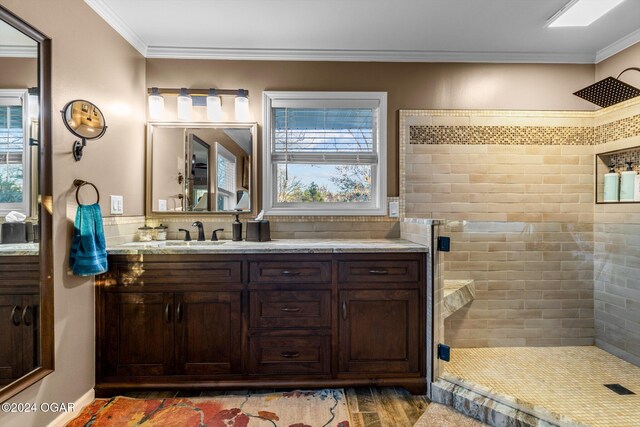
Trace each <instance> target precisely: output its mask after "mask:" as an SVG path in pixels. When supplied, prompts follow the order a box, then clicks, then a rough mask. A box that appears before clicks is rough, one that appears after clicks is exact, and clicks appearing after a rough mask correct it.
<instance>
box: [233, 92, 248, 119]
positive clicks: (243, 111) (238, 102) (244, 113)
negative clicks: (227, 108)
mask: <svg viewBox="0 0 640 427" xmlns="http://www.w3.org/2000/svg"><path fill="white" fill-rule="evenodd" d="M235 107H236V121H237V122H248V121H249V91H246V90H244V89H238V94H237V95H236V99H235Z"/></svg>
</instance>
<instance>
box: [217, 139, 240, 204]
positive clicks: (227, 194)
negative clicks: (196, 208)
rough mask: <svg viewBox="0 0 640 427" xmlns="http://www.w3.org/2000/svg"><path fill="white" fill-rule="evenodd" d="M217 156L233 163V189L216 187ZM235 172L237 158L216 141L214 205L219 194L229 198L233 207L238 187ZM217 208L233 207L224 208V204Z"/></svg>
mask: <svg viewBox="0 0 640 427" xmlns="http://www.w3.org/2000/svg"><path fill="white" fill-rule="evenodd" d="M218 156H220V157H224V158H225V159H226V160H227V161H228V162H230V163H233V177H232V178H233V186H234V190H233V191H228V190H225V189H223V188H220V187H218ZM237 173H238V158H237V157H236V156H235V155H234V154H233V153H232V152H231V151H229V150H227V149H226V148H224V146H223V145H222V144H220V143H219V142H216V206H217V204H218V196H219V195H222V196H223V197H226V198H229V200H230V202H231V203H230V205H233V206H234V207H235V205H236V204H237V201H236V191H237V189H238V183H237V182H236V176H237ZM217 209H218V210H231V209H233V208H232V207H231V206H228V207H226V208H225V207H224V206H217Z"/></svg>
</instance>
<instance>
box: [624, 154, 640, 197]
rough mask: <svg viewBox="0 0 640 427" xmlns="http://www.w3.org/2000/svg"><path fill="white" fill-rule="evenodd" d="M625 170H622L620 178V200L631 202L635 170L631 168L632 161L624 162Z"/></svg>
mask: <svg viewBox="0 0 640 427" xmlns="http://www.w3.org/2000/svg"><path fill="white" fill-rule="evenodd" d="M625 163H626V164H627V170H626V171H624V172H622V174H621V178H620V201H621V202H633V193H634V191H633V186H634V184H635V183H636V176H637V175H638V174H637V173H636V171H634V170H633V162H625Z"/></svg>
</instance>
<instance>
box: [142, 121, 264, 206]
mask: <svg viewBox="0 0 640 427" xmlns="http://www.w3.org/2000/svg"><path fill="white" fill-rule="evenodd" d="M256 132H257V125H256V124H255V123H183V122H179V123H174V122H172V123H149V124H148V135H147V192H146V194H147V197H146V199H147V200H146V202H147V215H148V216H150V217H153V216H162V215H167V214H172V215H173V214H194V213H197V214H229V213H236V209H239V210H241V211H243V212H254V211H255V207H256V200H257V199H256V189H257V186H256V182H255V179H256V173H255V171H256V162H257V159H256V150H257V139H256ZM243 198H244V200H243V203H239V202H240V200H241V199H243ZM247 200H249V206H248V208H247V206H246V203H245V202H246V201H247ZM254 213H255V212H254Z"/></svg>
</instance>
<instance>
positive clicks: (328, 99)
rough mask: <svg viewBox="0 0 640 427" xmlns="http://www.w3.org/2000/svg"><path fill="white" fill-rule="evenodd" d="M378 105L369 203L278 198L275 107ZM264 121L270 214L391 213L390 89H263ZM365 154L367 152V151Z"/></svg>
mask: <svg viewBox="0 0 640 427" xmlns="http://www.w3.org/2000/svg"><path fill="white" fill-rule="evenodd" d="M372 104H374V105H377V108H376V107H374V114H375V116H376V120H375V122H376V123H377V128H376V129H374V135H373V138H374V147H375V156H377V160H378V163H377V164H375V165H372V166H371V168H372V171H371V176H372V182H371V191H372V195H373V200H372V201H371V202H369V203H346V202H345V203H324V202H316V203H313V202H312V203H309V202H306V203H286V204H285V203H278V202H277V200H276V197H277V190H276V188H275V185H276V182H277V180H276V169H277V168H276V167H275V163H274V161H273V159H272V147H273V145H274V144H273V136H274V131H275V129H274V123H273V121H274V120H273V108H274V107H283V106H285V107H292V108H295V107H300V108H305V107H307V108H312V107H317V108H350V107H351V108H356V107H362V106H363V105H372ZM262 109H263V122H262V123H263V125H262V132H263V133H262V153H263V155H262V207H263V209H264V211H265V214H267V215H317V216H321V215H322V216H331V215H340V216H342V215H349V216H355V215H359V216H360V215H362V216H364V215H367V216H369V215H386V214H387V203H386V202H387V92H281V91H265V92H263V104H262ZM363 156H364V155H363Z"/></svg>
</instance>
